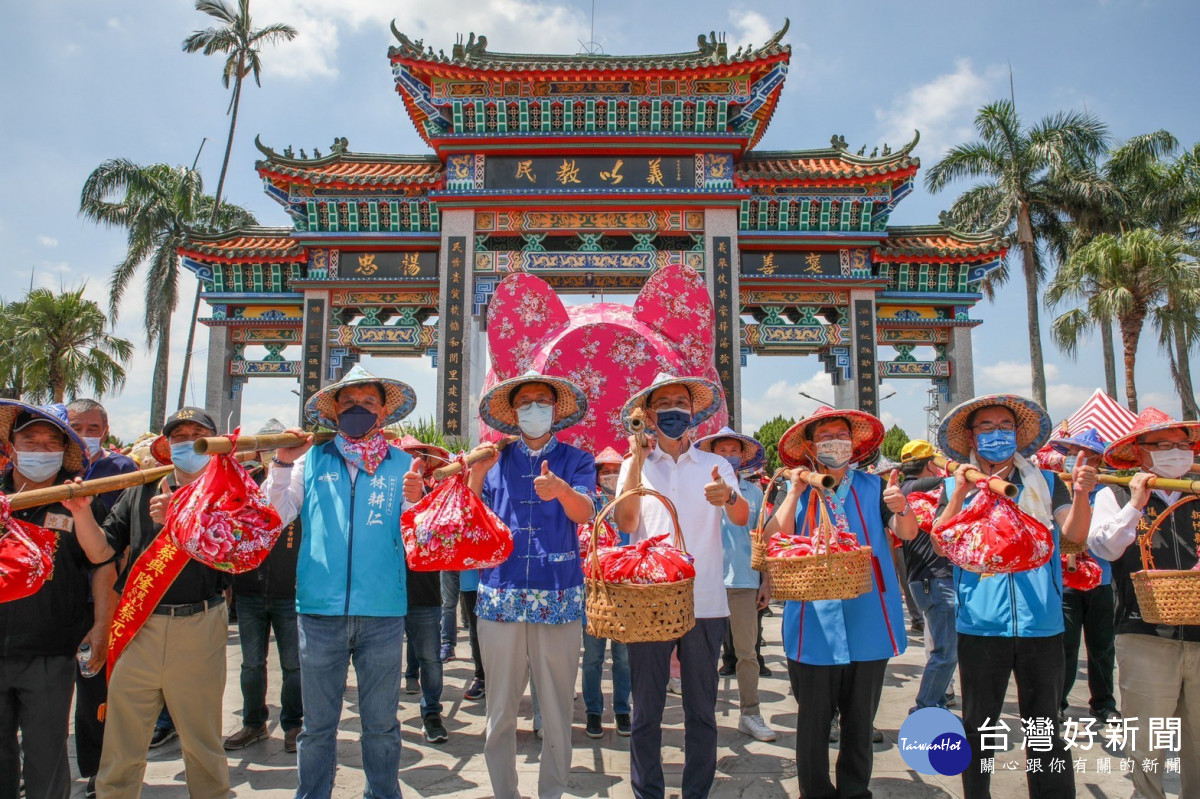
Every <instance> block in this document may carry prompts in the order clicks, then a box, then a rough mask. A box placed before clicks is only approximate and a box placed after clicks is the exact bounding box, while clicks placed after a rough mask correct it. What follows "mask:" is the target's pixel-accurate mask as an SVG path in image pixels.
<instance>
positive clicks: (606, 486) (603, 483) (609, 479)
mask: <svg viewBox="0 0 1200 799" xmlns="http://www.w3.org/2000/svg"><path fill="white" fill-rule="evenodd" d="M620 476H621V475H619V474H605V475H601V476H600V480H599V483H600V488H602V489H603V490H604V491H606V492H607V493H609V494H615V493H617V478H618V477H620Z"/></svg>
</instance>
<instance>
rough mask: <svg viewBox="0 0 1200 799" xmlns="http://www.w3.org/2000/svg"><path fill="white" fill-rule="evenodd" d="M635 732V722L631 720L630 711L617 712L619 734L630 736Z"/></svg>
mask: <svg viewBox="0 0 1200 799" xmlns="http://www.w3.org/2000/svg"><path fill="white" fill-rule="evenodd" d="M632 733H633V724H632V723H630V721H629V714H628V713H618V714H617V735H620V736H621V737H622V738H628V737H629V736H630V735H631V734H632Z"/></svg>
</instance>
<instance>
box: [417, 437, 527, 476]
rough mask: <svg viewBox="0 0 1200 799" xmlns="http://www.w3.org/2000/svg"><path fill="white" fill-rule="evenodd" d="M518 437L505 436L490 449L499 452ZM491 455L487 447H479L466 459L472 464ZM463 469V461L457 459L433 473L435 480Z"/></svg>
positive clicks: (468, 463)
mask: <svg viewBox="0 0 1200 799" xmlns="http://www.w3.org/2000/svg"><path fill="white" fill-rule="evenodd" d="M518 438H520V436H505V437H504V438H502V439H500V440H499V441H497V442H496V443H495V444H493V445H492V446H491V447H490V448H489V449H495V450H496V451H497V452H499V451H500V450H502V449H504V448H505V447H507V446H508V445H509V444H511V443H513V442H514V441H516V440H517V439H518ZM490 457H492V454H491V453H490V452H488V450H487V449H479V450H476V451H474V452H471V453H468V455H467V457H466V459H465V460H466V462H467V465H468V466H470V465H471V464H473V463H479V462H480V461H485V460H487V459H488V458H490ZM462 470H463V465H462V463H461V462H459V461H455V462H454V463H451V464H450V465H449V466H443V467H442V468H440V469H438V470H437V471H435V472H434V473H433V477H434V479H435V480H445V479H446V478H447V477H450V476H451V475H454V474H458V473H459V472H461V471H462Z"/></svg>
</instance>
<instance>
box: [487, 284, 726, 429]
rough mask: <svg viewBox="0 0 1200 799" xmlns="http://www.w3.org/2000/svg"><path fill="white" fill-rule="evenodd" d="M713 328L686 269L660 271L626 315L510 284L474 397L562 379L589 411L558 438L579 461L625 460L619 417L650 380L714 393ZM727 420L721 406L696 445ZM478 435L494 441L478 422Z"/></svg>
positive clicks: (706, 302) (492, 308)
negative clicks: (704, 386) (695, 385)
mask: <svg viewBox="0 0 1200 799" xmlns="http://www.w3.org/2000/svg"><path fill="white" fill-rule="evenodd" d="M713 320H714V313H713V305H712V300H711V299H710V298H709V296H708V289H707V288H705V285H704V278H702V277H701V276H700V275H699V274H698V273H697V272H696V270H694V269H692V268H691V267H688V266H679V265H671V266H665V267H663V268H661V269H659V270H658V271H657V272H655V273H654V275H652V276H651V277H650V279H649V280H647V281H646V284H645V285H644V286H643V287H642V290H641V292H640V293H639V294H638V297H637V300H636V302H634V304H633V306H632V307H631V306H628V305H621V304H619V303H611V302H605V303H596V304H593V305H581V306H575V307H570V308H568V307H566V306H564V305H563V304H562V301H561V300H560V299H559V297H558V295H557V294H556V293H555V291H554V289H553V287H551V286H550V284H549V283H547V282H546V281H544V280H542V279H541V278H539V277H536V276H534V275H531V274H528V273H517V274H512V275H509V276H508V277H506V278H504V280H502V281H501V282H500V285H498V286H497V287H496V293H495V295H494V296H493V297H492V300H491V303H490V304H489V306H488V314H487V334H488V345H489V349H490V351H491V360H492V368H491V369H490V370H489V371H488V374H487V377H486V378H485V380H484V386H483V390H484V392H487V390H488V389H490V388H491V387H492V386H494V385H496V384H497V383H498V382H500V381H501V380H507V379H509V378H511V377H517V376H518V375H522V374H524V373H525V372H527V371H529V370H530V369H536V370H538V371H539V372H541V373H542V374H549V375H556V376H558V377H564V378H566V379H568V380H570V381H571V382H573V383H575V384H576V385H578V386H579V387H580V388H581V389H583V391H584V393H585V394H586V395H587V399H588V411H587V415H586V416H584V417H583V419H582V420H581V421H580V422H579V423H578V424H576V425H573V426H571V427H568V428H567V429H566V430H564V431H562V432H561V433H560V434H559V435H560V438H562V440H564V441H566V442H567V443H569V444H573V445H575V446H577V447H580V448H581V449H584V450H587V451H588V452H599V451H601V450H602V449H604V448H605V447H614V448H615V449H617V451H619V452H625V451H626V450H627V449H628V448H629V446H628V441H627V437H628V433H626V432H625V428H624V427H623V425H622V424H621V408H622V407H623V406H624V405H625V402H626V400H628V399H629V398H630V397H631V396H633V395H634V394H635V393H636V392H637V391H639V390H640V389H642V388H645V387H646V386H648V385H650V383H651V382H653V380H654V376H655V375H656V374H658V373H659V372H667V373H668V374H673V375H680V376H686V377H704V378H706V379H708V380H711V381H712V382H713V383H715V384H717V385H720V380H719V378H718V375H717V370H716V366H715V365H714V363H713ZM728 418H729V414H728V411H727V408H726V404H725V400H724V397H722V401H721V408H720V410H718V411H717V413H715V414H713V415H712V416H711V417H709V418H708V419H707V420H705V421H704V422H703V423H702V424H701V425H700V426H699V428H698V429H697V431H696V435H698V436H702V435H707V434H709V433H715V432H716V431H717V430H719V429H720V428H721V427H722V426H724V425H726V424H727V423H728ZM479 430H480V438H481V439H482V440H484V441H494V440H496V439H497V438H499V437H500V434H499V433H498V432H497V431H495V430H493V429H492V428H490V427H488V426H487V424H486V423H485V422H484V421H483V419H480V420H479Z"/></svg>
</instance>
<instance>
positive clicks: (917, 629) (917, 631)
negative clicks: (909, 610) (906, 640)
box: [909, 619, 925, 635]
mask: <svg viewBox="0 0 1200 799" xmlns="http://www.w3.org/2000/svg"><path fill="white" fill-rule="evenodd" d="M909 629H910V630H912V632H913V635H924V634H925V622H923V621H917V620H916V619H913V623H912V626H911V627H909Z"/></svg>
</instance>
